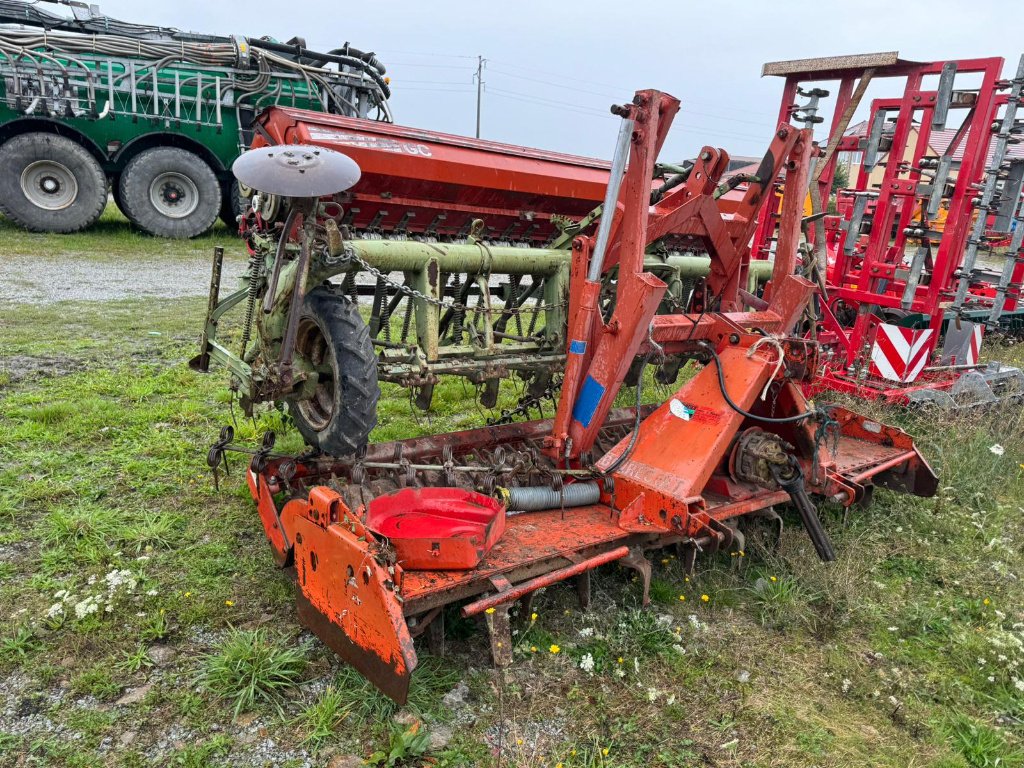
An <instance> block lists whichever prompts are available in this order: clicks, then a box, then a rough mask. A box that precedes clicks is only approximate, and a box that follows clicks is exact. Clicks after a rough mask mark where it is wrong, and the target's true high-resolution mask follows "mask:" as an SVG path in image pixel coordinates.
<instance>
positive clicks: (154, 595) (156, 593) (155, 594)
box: [146, 589, 160, 597]
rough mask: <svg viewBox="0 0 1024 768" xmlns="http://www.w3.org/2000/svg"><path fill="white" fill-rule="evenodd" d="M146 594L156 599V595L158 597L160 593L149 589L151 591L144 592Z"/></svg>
mask: <svg viewBox="0 0 1024 768" xmlns="http://www.w3.org/2000/svg"><path fill="white" fill-rule="evenodd" d="M146 594H147V595H149V596H150V597H156V596H157V595H159V594H160V593H159V592H157V591H156V590H155V589H151V590H149V591H148V592H146Z"/></svg>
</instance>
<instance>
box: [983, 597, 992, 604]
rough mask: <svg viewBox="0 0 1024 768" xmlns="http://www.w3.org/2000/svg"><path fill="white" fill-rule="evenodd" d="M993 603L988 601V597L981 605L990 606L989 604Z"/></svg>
mask: <svg viewBox="0 0 1024 768" xmlns="http://www.w3.org/2000/svg"><path fill="white" fill-rule="evenodd" d="M991 602H992V601H991V600H989V599H988V598H987V597H986V598H985V599H984V600H982V601H981V604H982V605H988V604H989V603H991Z"/></svg>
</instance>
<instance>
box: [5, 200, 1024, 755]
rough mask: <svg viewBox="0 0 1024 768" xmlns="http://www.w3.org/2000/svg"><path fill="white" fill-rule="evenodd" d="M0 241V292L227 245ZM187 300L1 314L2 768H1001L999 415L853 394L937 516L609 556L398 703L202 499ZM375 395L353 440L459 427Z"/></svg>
mask: <svg viewBox="0 0 1024 768" xmlns="http://www.w3.org/2000/svg"><path fill="white" fill-rule="evenodd" d="M0 238H2V242H3V251H4V257H3V261H2V262H0V277H2V278H3V279H4V280H5V281H6V280H8V279H9V277H8V276H7V275H5V273H7V272H8V271H9V270H11V271H14V270H16V271H17V274H18V275H19V279H22V280H24V279H28V278H26V275H30V274H31V262H32V260H33V259H37V258H54V257H66V258H69V259H74V260H75V261H76V263H78V264H79V265H86V266H88V265H89V264H92V263H94V264H108V263H110V262H111V261H114V262H115V263H119V264H120V263H128V262H130V261H132V260H145V259H160V260H164V261H174V260H189V259H197V258H203V259H205V258H206V257H207V256H208V251H209V248H210V247H211V246H212V245H213V244H214V243H224V244H227V246H228V248H229V249H230V250H231V252H232V254H236V253H237V252H238V251H240V247H239V245H238V244H237V243H236V242H233V241H231V240H230V238H228V237H227V234H226V232H224V231H220V232H217V233H215V234H214V235H213V236H211V237H210V238H208V239H206V240H204V241H201V242H198V243H195V242H194V243H168V242H165V241H161V240H154V239H152V238H143V237H140V236H137V235H134V234H132V233H130V232H129V231H128V230H127V228H126V225H125V224H124V223H123V221H120V220H118V217H117V216H116V215H114V214H110V215H108V217H107V218H106V219H105V222H104V226H103V227H102V228H101V229H99V230H97V231H94V232H89V233H85V234H82V235H78V236H75V237H72V238H59V237H46V236H35V235H28V234H25V233H21V232H17V231H15V230H13V229H11V228H9V227H7V226H6V225H0ZM229 258H231V259H238V260H240V259H241V257H240V256H238V255H231V256H229ZM199 279H200V281H201V284H200V285H199V286H198V288H197V290H196V291H195V293H196V294H202V293H203V292H204V291H205V277H203V276H201V277H200V278H199ZM204 303H205V300H204V298H202V296H200V295H196V296H193V297H183V298H176V299H148V300H118V301H89V302H61V303H54V304H48V305H40V306H34V305H29V304H14V303H6V304H4V305H3V306H2V307H0V312H2V314H0V360H2V368H0V371H2V372H0V522H2V525H0V617H2V619H0V765H3V766H22V765H24V766H30V765H31V766H70V767H78V766H124V767H125V768H141V767H142V766H154V767H155V766H192V767H198V766H208V765H209V766H221V765H222V766H263V765H268V766H321V765H331V766H334V768H340V767H341V766H353V765H359V764H360V763H361V760H362V759H365V758H369V757H371V756H373V755H374V753H376V752H378V751H380V750H383V751H385V752H387V751H388V750H389V749H390V748H391V747H392V746H395V747H397V748H407V749H410V750H412V751H413V752H421V751H423V752H424V756H422V757H414V758H411V759H410V760H408V761H407V762H406V763H404V764H405V765H420V764H431V765H438V766H494V765H496V764H497V763H498V760H497V758H496V755H497V753H498V749H499V744H500V749H501V760H500V764H501V765H502V766H537V767H539V766H545V767H547V768H554V767H555V766H563V768H568V766H574V767H575V766H588V767H591V768H594V767H597V766H601V767H603V768H612V767H613V766H614V767H615V768H627V767H628V768H640V767H641V766H664V767H666V768H668V767H678V768H682V767H683V766H693V767H694V768H696V767H697V766H750V767H753V766H759V767H762V768H768V767H769V766H772V767H774V766H800V767H804V766H822V767H824V766H830V767H836V768H839V767H843V768H845V767H847V766H892V768H905V767H907V766H940V767H942V768H968V767H973V768H983V767H994V766H999V767H1000V768H1013V767H1014V766H1022V765H1024V722H1022V719H1024V585H1022V583H1021V577H1022V575H1024V556H1022V553H1021V547H1022V544H1024V522H1022V516H1024V509H1022V507H1024V468H1022V467H1024V464H1022V462H1024V434H1022V431H1021V426H1022V413H1021V408H1020V407H1019V406H1015V407H1007V408H1004V409H1002V410H1000V411H998V412H988V413H979V414H969V415H964V416H940V417H937V418H935V419H934V420H927V421H926V420H924V419H922V418H920V417H912V416H911V415H909V414H907V413H903V412H896V411H894V412H890V413H885V412H883V411H881V410H880V409H878V408H877V407H874V406H865V408H867V409H868V410H871V411H873V412H876V413H878V414H879V415H880V416H881V417H883V418H886V419H888V420H891V421H896V422H899V423H900V424H902V425H904V426H905V427H906V428H907V429H908V430H910V431H912V432H913V433H914V434H916V435H917V436H918V438H919V442H920V444H921V445H922V446H923V449H924V451H925V453H926V455H927V456H928V457H929V459H930V460H931V461H932V462H933V465H934V466H935V467H936V469H937V470H938V471H939V472H940V474H941V491H940V494H939V495H938V496H937V497H936V498H934V499H927V500H922V499H912V498H907V497H903V496H897V495H894V494H890V493H888V492H885V491H881V490H880V491H879V492H878V493H877V494H876V496H875V501H874V505H873V506H872V507H871V508H870V509H869V510H866V511H865V510H855V511H853V512H852V513H851V514H850V515H849V518H848V519H847V520H845V521H844V520H843V517H842V515H841V513H840V512H839V510H837V509H831V508H825V509H824V510H823V517H824V519H825V523H826V526H827V528H828V530H829V532H830V533H831V535H832V537H833V539H834V541H835V544H836V548H837V550H838V551H839V559H838V560H837V561H836V562H834V563H832V564H829V565H823V564H821V563H819V562H818V561H817V560H816V559H815V557H814V552H813V549H812V547H811V545H810V542H809V541H808V540H807V538H806V536H805V534H803V532H802V530H801V529H800V527H799V524H798V523H797V521H796V518H795V517H787V528H786V531H785V533H784V535H783V538H782V541H781V544H780V547H779V548H778V550H777V551H771V550H769V549H767V548H765V547H763V546H758V544H757V541H758V538H757V537H753V539H752V544H751V546H750V549H749V551H747V552H745V553H744V556H743V557H739V556H733V557H729V556H727V555H722V556H719V557H717V558H709V557H705V558H703V559H700V560H698V570H697V573H696V574H695V575H694V576H693V577H690V578H689V579H687V578H686V577H685V576H684V575H683V573H682V570H681V567H680V564H679V562H678V561H677V560H675V559H674V558H673V557H672V556H671V555H670V554H666V555H665V556H664V558H663V559H656V560H655V580H654V585H653V597H654V605H653V607H652V608H651V609H649V610H641V609H640V607H639V590H638V585H637V584H636V583H635V582H634V581H632V580H631V578H630V576H629V575H628V573H629V572H628V571H623V570H618V569H615V568H606V569H603V570H601V571H599V572H598V573H597V574H596V575H595V579H594V604H593V606H592V609H591V611H590V612H582V611H580V610H579V609H578V607H577V606H576V603H575V600H574V595H573V594H572V590H571V589H568V588H563V587H557V588H552V589H549V590H547V591H545V592H544V593H542V594H541V595H540V596H539V597H538V599H537V601H536V602H535V606H536V614H537V615H536V617H535V618H534V619H533V620H528V621H527V629H526V630H525V631H524V633H522V634H520V635H518V636H517V638H516V656H517V658H516V663H515V664H514V665H513V666H512V667H511V668H510V669H508V670H507V671H506V672H505V673H504V674H498V673H496V672H495V671H493V670H492V669H490V668H489V666H488V657H487V651H486V648H487V642H486V636H485V635H484V634H483V633H482V631H481V630H480V628H479V627H478V626H477V625H475V624H473V623H468V622H463V623H458V622H456V623H454V626H453V627H451V629H452V630H453V631H452V635H451V637H450V638H449V643H448V650H449V653H448V655H446V656H445V657H444V658H431V657H429V656H428V655H427V653H426V651H425V650H423V651H421V655H420V658H421V666H420V669H419V671H418V672H417V674H416V676H415V678H414V686H413V694H412V697H411V701H410V704H409V705H408V706H407V707H406V708H405V709H404V710H402V711H400V712H397V711H396V710H395V707H394V706H393V705H391V704H390V702H389V701H388V700H386V699H384V698H383V697H381V696H380V695H378V694H376V693H374V692H373V690H372V689H371V688H369V687H368V686H367V685H366V684H365V683H364V682H362V681H361V680H360V678H359V677H358V676H357V675H354V674H353V673H351V672H350V671H349V670H347V669H346V668H345V667H344V666H343V665H342V664H340V663H339V661H338V660H337V658H335V657H334V656H333V655H332V654H331V653H329V652H328V651H326V650H325V649H324V647H322V646H321V645H320V644H319V642H317V641H316V639H315V638H313V637H312V636H311V635H309V634H308V633H305V632H303V631H301V629H300V627H299V626H298V624H297V622H296V619H295V615H294V609H293V599H292V594H291V586H290V584H289V583H288V580H287V579H286V578H285V576H284V575H283V574H282V573H281V572H279V571H277V570H275V568H274V566H273V563H272V561H271V558H270V552H269V549H268V548H267V547H266V545H265V542H264V538H263V533H262V529H261V527H260V525H259V521H258V519H257V516H256V514H255V510H254V508H253V506H252V504H251V503H250V500H249V497H248V493H247V491H246V490H245V489H244V488H243V484H242V480H241V477H240V475H239V473H238V472H237V471H236V472H234V473H233V474H231V475H230V476H229V477H228V478H226V479H223V478H222V481H221V490H220V491H219V492H217V491H215V490H214V488H213V485H212V482H211V479H210V474H209V472H208V471H207V469H206V466H205V463H204V460H205V453H206V447H207V446H208V445H209V443H210V442H211V441H212V440H213V439H214V438H215V436H216V433H217V430H218V429H219V427H220V426H221V425H222V424H224V423H226V422H228V421H229V420H230V415H229V412H228V407H227V405H226V397H225V394H226V389H225V379H224V377H223V376H221V375H220V374H216V373H215V374H213V375H210V376H198V375H196V374H193V373H192V372H191V371H189V369H188V368H187V366H186V361H187V359H188V358H189V357H191V356H192V355H193V354H194V350H195V342H196V337H197V329H198V327H199V323H200V318H201V314H202V312H203V307H204ZM990 354H992V355H993V356H998V357H1003V358H1011V359H1013V358H1017V359H1020V358H1021V355H1020V354H1019V353H1018V352H1017V348H1016V347H993V348H992V349H991V350H990ZM386 394H387V401H386V402H385V403H384V405H383V407H382V411H381V414H382V417H381V425H380V427H379V428H378V433H377V435H375V437H377V438H378V439H390V438H394V437H398V436H407V435H412V434H423V433H428V432H431V431H444V430H448V429H451V428H452V427H456V426H467V425H472V424H479V423H481V422H482V419H483V415H482V414H481V413H479V412H478V410H477V409H476V408H475V407H474V406H473V405H472V401H471V400H468V399H466V398H465V397H464V392H463V389H462V388H461V386H459V385H457V384H452V385H447V386H446V387H445V388H443V390H442V391H441V392H440V393H439V396H438V398H437V401H436V413H433V414H432V415H431V416H430V417H429V419H428V418H425V417H423V416H420V417H413V416H411V415H410V414H409V410H408V403H407V401H406V399H405V398H404V396H403V395H402V394H401V393H400V392H398V391H396V390H389V391H388V392H387V393H386ZM267 426H272V427H274V428H275V429H277V430H279V431H281V430H282V429H283V425H282V424H281V423H280V419H279V418H276V417H274V416H271V415H265V416H263V417H261V419H260V420H259V421H258V423H257V424H255V425H252V424H249V423H248V422H240V427H241V429H240V432H241V438H242V439H246V440H253V439H255V438H256V437H257V435H258V433H259V431H260V430H261V429H263V428H266V427H267ZM279 445H284V446H285V447H289V446H290V447H293V448H298V446H299V441H298V439H297V437H296V435H295V434H294V432H282V442H281V443H279ZM997 446H999V447H1001V449H1002V450H1001V451H1000V450H999V448H997ZM235 466H236V467H237V466H238V463H237V462H236V465H235ZM416 721H421V722H422V726H421V728H422V730H421V733H422V734H425V737H424V738H423V739H422V740H420V739H418V738H417V736H418V735H417V736H414V735H410V733H409V731H410V724H411V723H414V722H416ZM395 722H397V723H398V725H394V723H395ZM411 730H415V726H412V727H411ZM385 762H386V757H385Z"/></svg>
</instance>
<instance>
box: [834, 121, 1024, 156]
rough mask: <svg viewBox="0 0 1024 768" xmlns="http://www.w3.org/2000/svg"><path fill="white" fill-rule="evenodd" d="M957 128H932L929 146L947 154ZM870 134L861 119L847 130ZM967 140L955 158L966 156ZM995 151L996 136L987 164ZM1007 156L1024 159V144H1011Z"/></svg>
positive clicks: (957, 150) (863, 135) (939, 153)
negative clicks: (938, 129) (939, 129)
mask: <svg viewBox="0 0 1024 768" xmlns="http://www.w3.org/2000/svg"><path fill="white" fill-rule="evenodd" d="M914 122H915V126H914V128H915V130H916V129H917V125H916V123H917V121H916V120H915V121H914ZM956 131H957V129H956V128H946V129H944V130H941V131H937V130H935V129H932V131H931V133H930V134H929V135H928V148H929V149H931V150H932V152H934V153H935V154H936V155H939V156H941V155H943V154H945V152H946V150H948V149H949V145H950V144H951V143H952V142H953V139H954V138H955V137H956ZM867 134H868V121H867V120H861V121H860V122H859V123H857V124H856V125H851V126H850V127H849V129H848V130H847V131H846V135H847V136H857V137H859V138H864V137H865V136H867ZM965 143H966V142H964V141H962V142H960V145H959V146H958V147H957V148H956V149H955V150H953V159H954V160H957V161H959V160H962V159H963V156H964V145H965ZM994 152H995V137H994V136H993V137H991V138H990V139H989V144H988V154H987V156H986V158H985V164H986V165H988V164H989V163H990V162H991V161H992V154H993V153H994ZM1006 156H1007V158H1010V159H1019V160H1024V144H1011V145H1010V146H1009V147H1008V148H1007V150H1006Z"/></svg>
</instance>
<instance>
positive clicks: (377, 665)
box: [281, 487, 416, 704]
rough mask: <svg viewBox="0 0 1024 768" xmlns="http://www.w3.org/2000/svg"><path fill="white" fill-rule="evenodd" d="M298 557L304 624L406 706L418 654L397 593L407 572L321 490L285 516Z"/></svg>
mask: <svg viewBox="0 0 1024 768" xmlns="http://www.w3.org/2000/svg"><path fill="white" fill-rule="evenodd" d="M281 518H282V523H283V526H284V529H285V531H286V532H287V536H288V538H289V539H290V540H291V541H292V544H293V547H294V553H295V560H294V562H295V575H296V581H297V584H298V592H299V594H298V596H297V603H298V609H299V619H300V620H301V621H302V623H303V624H305V625H306V626H307V627H309V628H310V629H311V630H312V631H313V632H314V633H315V634H316V635H317V637H319V638H320V639H321V640H323V642H324V643H326V644H327V645H328V646H329V647H330V648H331V649H332V650H333V651H334V652H335V653H337V654H338V655H339V656H341V658H343V659H344V660H345V661H346V662H348V663H349V664H351V665H352V666H353V667H355V668H356V669H357V670H359V672H360V673H361V674H362V675H363V676H364V677H365V678H366V679H367V680H369V681H370V682H372V683H373V684H374V685H375V686H377V687H378V688H379V689H380V690H381V691H382V692H383V693H385V694H386V695H388V696H390V697H391V698H392V699H394V700H395V701H397V702H398V703H400V704H404V703H405V701H406V698H407V697H408V693H409V679H410V677H411V675H412V671H413V669H415V668H416V651H415V650H414V649H413V642H412V637H411V636H410V634H409V628H408V626H407V625H406V622H405V617H404V616H403V615H402V605H401V602H400V598H399V595H398V592H397V590H398V589H399V587H400V583H401V569H400V568H399V567H397V566H391V567H388V566H386V565H382V564H381V563H379V562H378V561H377V559H376V558H375V555H376V554H377V553H376V550H377V543H376V542H375V540H374V538H373V535H372V534H371V533H369V532H368V531H367V530H366V529H365V528H364V527H363V525H362V523H361V522H360V521H359V519H358V518H357V517H356V516H355V515H353V514H351V513H350V512H349V510H348V508H347V507H346V506H345V504H344V502H342V500H341V498H340V497H339V496H338V494H337V493H335V492H334V491H332V490H330V489H329V488H324V487H317V488H314V489H313V490H312V491H310V494H309V500H308V501H307V500H304V499H295V500H292V501H290V502H289V503H288V504H286V505H285V507H284V510H283V513H282V515H281Z"/></svg>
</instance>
